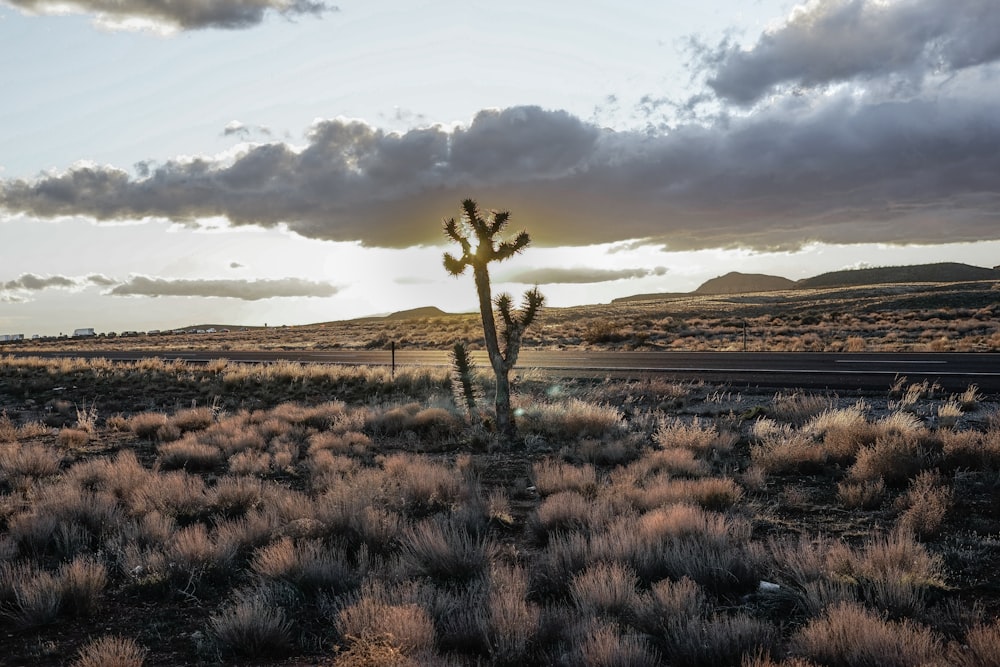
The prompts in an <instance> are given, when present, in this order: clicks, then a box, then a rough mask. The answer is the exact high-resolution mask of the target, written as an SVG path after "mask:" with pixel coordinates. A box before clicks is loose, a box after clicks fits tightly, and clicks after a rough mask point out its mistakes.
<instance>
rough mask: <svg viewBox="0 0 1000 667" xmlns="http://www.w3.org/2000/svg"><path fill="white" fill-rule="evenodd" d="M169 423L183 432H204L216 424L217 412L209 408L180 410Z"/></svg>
mask: <svg viewBox="0 0 1000 667" xmlns="http://www.w3.org/2000/svg"><path fill="white" fill-rule="evenodd" d="M167 421H168V423H169V424H171V425H172V426H174V427H175V428H177V429H179V430H180V431H181V432H187V431H202V430H204V429H206V428H208V427H209V426H211V425H212V424H213V423H214V422H215V411H214V410H213V409H212V408H210V407H208V406H203V407H200V408H187V409H186V410H178V411H177V412H175V413H174V414H173V416H171V417H170V418H169V419H168V420H167Z"/></svg>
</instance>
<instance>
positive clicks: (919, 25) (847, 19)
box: [701, 0, 1000, 104]
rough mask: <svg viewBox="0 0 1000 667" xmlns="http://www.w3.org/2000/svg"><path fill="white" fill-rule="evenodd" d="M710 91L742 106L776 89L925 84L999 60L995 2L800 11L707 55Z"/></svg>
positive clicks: (999, 17)
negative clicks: (897, 80) (894, 80)
mask: <svg viewBox="0 0 1000 667" xmlns="http://www.w3.org/2000/svg"><path fill="white" fill-rule="evenodd" d="M701 59H702V61H703V62H702V65H703V67H705V68H706V69H707V70H708V72H709V79H708V85H709V86H710V87H711V88H712V89H713V90H714V91H715V93H716V94H717V95H719V96H720V97H721V98H724V99H726V100H729V101H731V102H736V103H739V104H749V103H753V102H755V101H757V100H758V99H760V98H761V97H763V96H764V95H766V94H767V93H768V92H770V91H771V90H772V89H773V88H774V87H775V86H778V85H780V84H790V85H793V86H816V85H823V84H830V83H837V82H846V81H851V80H855V79H861V80H866V79H872V78H876V77H882V76H887V75H898V76H902V77H903V78H907V79H912V80H915V81H919V80H920V79H922V78H923V77H924V76H925V75H926V74H928V73H931V72H943V73H948V72H954V71H958V70H961V69H965V68H968V67H972V66H975V65H981V64H983V63H989V62H993V61H996V60H998V59H1000V7H998V5H997V2H996V0H899V1H898V2H891V3H887V2H878V1H876V0H820V1H817V2H812V3H809V4H807V5H804V6H802V7H799V8H797V9H796V11H794V12H793V13H792V15H791V17H790V18H789V19H788V20H787V21H786V22H785V24H784V25H782V26H780V27H779V28H777V29H775V30H772V31H768V32H765V33H763V34H762V35H760V37H759V38H758V39H757V42H756V43H755V44H754V45H753V46H752V47H750V48H749V49H746V50H744V49H743V48H741V47H740V45H739V44H735V43H733V42H731V41H729V40H727V41H725V42H723V43H722V44H721V45H719V46H718V47H716V48H714V49H705V48H703V49H702V50H701Z"/></svg>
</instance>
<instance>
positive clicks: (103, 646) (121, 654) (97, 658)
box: [72, 635, 147, 667]
mask: <svg viewBox="0 0 1000 667" xmlns="http://www.w3.org/2000/svg"><path fill="white" fill-rule="evenodd" d="M146 653H147V651H146V649H144V648H142V647H141V646H139V644H137V643H136V642H135V640H133V639H129V638H127V637H118V636H115V635H105V636H104V637H99V638H98V639H93V640H91V641H89V642H87V643H86V644H84V645H83V647H81V648H80V651H79V653H78V654H77V657H76V660H74V661H73V663H72V667H142V665H143V663H144V662H145V660H146Z"/></svg>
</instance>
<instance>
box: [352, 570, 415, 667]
mask: <svg viewBox="0 0 1000 667" xmlns="http://www.w3.org/2000/svg"><path fill="white" fill-rule="evenodd" d="M336 625H337V629H338V630H339V631H340V634H341V635H342V636H344V637H346V638H347V639H348V642H349V646H348V649H349V650H353V649H354V646H355V645H356V644H357V643H358V642H370V641H372V639H373V638H379V641H380V642H384V643H385V644H387V645H388V646H390V647H392V648H393V649H395V651H398V652H399V653H402V654H403V655H404V656H408V657H415V656H421V655H430V654H432V653H433V650H434V642H435V631H434V622H433V620H432V619H431V617H430V615H429V614H428V613H427V611H426V610H425V609H423V608H421V607H420V606H418V605H416V604H414V603H412V602H393V601H391V600H390V595H389V594H388V592H387V591H385V590H382V589H381V588H379V587H374V586H368V587H366V589H365V590H363V591H362V592H361V594H360V595H359V596H358V597H356V598H355V599H354V601H353V602H352V603H350V604H349V605H347V606H346V607H344V608H343V609H341V610H340V612H339V613H338V614H337V620H336Z"/></svg>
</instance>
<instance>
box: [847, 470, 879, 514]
mask: <svg viewBox="0 0 1000 667" xmlns="http://www.w3.org/2000/svg"><path fill="white" fill-rule="evenodd" d="M837 500H839V501H840V504H841V505H843V506H844V507H845V508H846V509H862V510H873V509H878V508H879V507H880V506H881V505H882V501H883V500H885V482H884V481H882V478H881V477H879V478H878V479H876V480H867V481H863V482H850V481H844V482H840V483H838V484H837Z"/></svg>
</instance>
